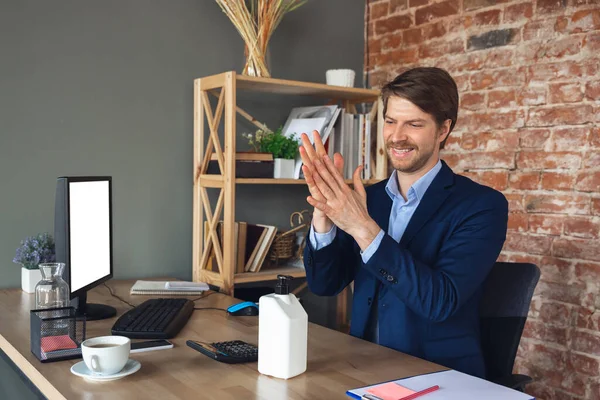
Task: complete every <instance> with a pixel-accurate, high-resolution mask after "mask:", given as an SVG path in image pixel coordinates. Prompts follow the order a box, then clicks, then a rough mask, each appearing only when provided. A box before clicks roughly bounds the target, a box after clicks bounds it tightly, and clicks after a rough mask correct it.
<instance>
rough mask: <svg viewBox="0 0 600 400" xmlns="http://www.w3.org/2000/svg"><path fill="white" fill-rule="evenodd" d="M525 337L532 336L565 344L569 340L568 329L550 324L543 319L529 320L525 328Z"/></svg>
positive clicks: (532, 337)
mask: <svg viewBox="0 0 600 400" xmlns="http://www.w3.org/2000/svg"><path fill="white" fill-rule="evenodd" d="M522 336H523V337H524V338H531V339H536V340H540V341H544V342H547V343H558V344H564V343H566V341H567V330H566V329H565V328H560V327H556V326H550V325H547V324H546V323H544V322H542V321H536V320H527V321H526V322H525V327H524V328H523V334H522Z"/></svg>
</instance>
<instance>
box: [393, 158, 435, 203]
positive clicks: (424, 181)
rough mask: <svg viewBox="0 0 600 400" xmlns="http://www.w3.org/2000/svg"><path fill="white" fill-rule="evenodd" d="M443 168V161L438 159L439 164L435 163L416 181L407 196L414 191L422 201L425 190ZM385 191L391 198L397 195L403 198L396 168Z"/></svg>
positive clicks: (418, 199)
mask: <svg viewBox="0 0 600 400" xmlns="http://www.w3.org/2000/svg"><path fill="white" fill-rule="evenodd" d="M441 169H442V162H441V161H440V160H438V162H437V164H435V165H434V166H433V168H431V169H430V170H429V171H427V173H426V174H425V175H423V176H422V177H420V178H419V179H418V180H417V181H416V182H415V183H413V184H412V186H411V187H410V188H409V189H408V191H407V192H406V193H407V198H410V197H411V193H413V194H414V195H415V196H416V197H417V201H421V199H422V198H423V195H425V192H426V191H427V189H428V188H429V186H430V185H431V182H433V180H434V179H435V177H436V176H437V174H438V172H440V170H441ZM385 191H386V192H387V194H388V196H390V198H391V199H392V200H394V198H396V197H399V198H401V199H403V197H402V195H401V194H400V190H399V188H398V177H397V171H396V170H394V171H393V172H392V175H391V176H390V179H389V180H388V182H387V185H385Z"/></svg>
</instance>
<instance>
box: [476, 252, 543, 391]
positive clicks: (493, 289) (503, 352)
mask: <svg viewBox="0 0 600 400" xmlns="http://www.w3.org/2000/svg"><path fill="white" fill-rule="evenodd" d="M539 279H540V270H539V268H538V267H537V266H536V265H534V264H529V263H507V262H497V263H496V264H494V267H493V268H492V271H491V272H490V274H489V276H488V277H487V279H486V281H485V284H484V292H483V296H482V299H481V306H480V317H481V318H480V323H481V346H482V350H483V356H484V361H485V366H486V371H487V378H488V379H489V380H492V381H493V380H496V379H499V378H503V377H508V376H511V374H512V370H513V365H514V362H515V357H516V355H517V349H518V347H519V342H520V340H521V334H522V333H523V328H524V326H525V321H526V320H527V313H528V311H529V306H530V304H531V298H532V297H533V291H534V290H535V287H536V285H537V283H538V280H539Z"/></svg>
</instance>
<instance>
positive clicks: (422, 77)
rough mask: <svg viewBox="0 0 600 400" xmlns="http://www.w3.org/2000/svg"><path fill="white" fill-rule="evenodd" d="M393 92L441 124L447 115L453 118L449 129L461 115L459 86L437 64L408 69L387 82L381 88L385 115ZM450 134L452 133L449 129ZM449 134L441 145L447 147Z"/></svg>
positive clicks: (448, 117)
mask: <svg viewBox="0 0 600 400" xmlns="http://www.w3.org/2000/svg"><path fill="white" fill-rule="evenodd" d="M390 96H398V97H402V98H404V99H406V100H408V101H410V102H411V103H413V104H414V105H416V106H417V107H419V108H420V109H421V110H423V111H424V112H426V113H427V114H431V115H432V116H433V118H434V119H435V121H436V123H437V125H438V127H440V126H441V125H442V124H443V123H444V121H446V120H447V119H449V120H451V121H452V123H451V124H450V132H452V129H454V125H456V119H457V117H458V88H457V86H456V82H454V79H452V77H451V76H450V74H449V73H448V72H446V71H445V70H443V69H441V68H436V67H418V68H413V69H409V70H408V71H406V72H403V73H402V74H400V75H398V76H397V77H396V78H395V79H393V80H391V81H390V82H388V83H386V84H385V85H384V86H383V88H381V98H382V100H383V115H384V116H385V113H386V111H387V103H388V99H389V98H390ZM448 136H450V133H448ZM448 136H446V139H444V141H443V142H442V143H440V149H443V148H444V145H445V144H446V140H448Z"/></svg>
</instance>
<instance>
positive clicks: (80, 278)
mask: <svg viewBox="0 0 600 400" xmlns="http://www.w3.org/2000/svg"><path fill="white" fill-rule="evenodd" d="M69 192H70V193H69V212H70V217H69V221H70V225H71V231H70V239H71V292H74V291H76V290H79V289H81V288H82V287H84V286H87V285H89V284H90V283H93V282H95V281H97V280H98V279H100V278H102V277H105V276H107V275H108V274H110V213H109V201H110V198H109V191H108V181H95V182H69Z"/></svg>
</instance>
